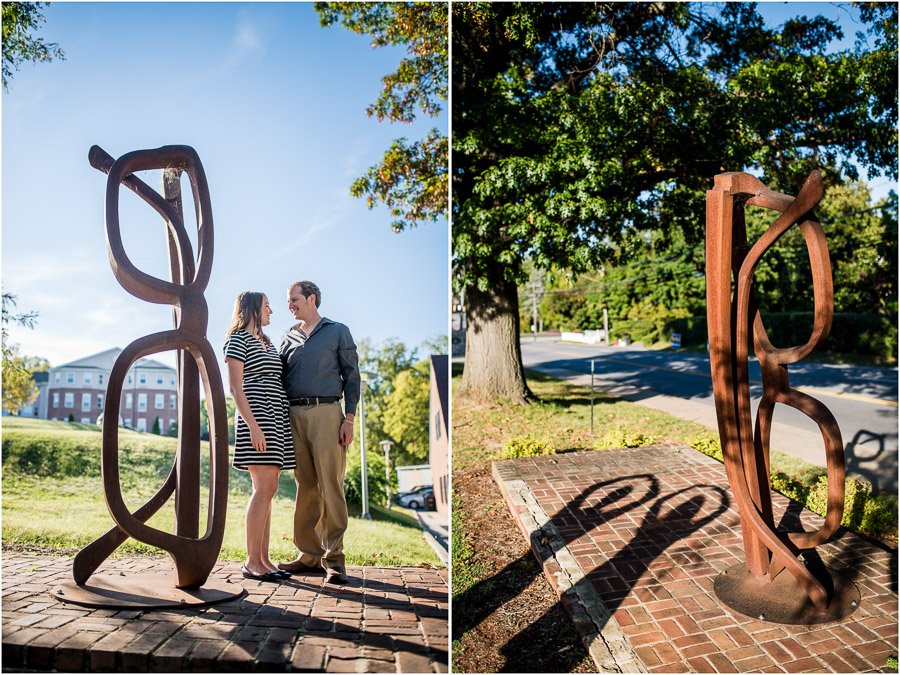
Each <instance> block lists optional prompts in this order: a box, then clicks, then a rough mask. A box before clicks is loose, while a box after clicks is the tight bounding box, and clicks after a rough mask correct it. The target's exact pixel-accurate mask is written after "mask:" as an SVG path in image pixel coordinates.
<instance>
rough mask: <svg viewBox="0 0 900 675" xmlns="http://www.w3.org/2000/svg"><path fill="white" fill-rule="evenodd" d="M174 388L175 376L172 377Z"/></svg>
mask: <svg viewBox="0 0 900 675" xmlns="http://www.w3.org/2000/svg"><path fill="white" fill-rule="evenodd" d="M172 386H173V387H174V386H175V376H174V375H173V376H172Z"/></svg>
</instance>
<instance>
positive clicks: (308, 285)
mask: <svg viewBox="0 0 900 675" xmlns="http://www.w3.org/2000/svg"><path fill="white" fill-rule="evenodd" d="M297 287H299V288H300V292H301V293H302V294H303V297H304V298H308V297H309V296H310V295H315V296H316V309H318V308H319V305H321V304H322V291H320V290H319V287H318V286H316V285H315V284H314V283H313V282H311V281H306V280H303V281H295V282H294V283H292V284H291V285H290V286H288V295H290V293H291V291H292V290H294V289H295V288H297Z"/></svg>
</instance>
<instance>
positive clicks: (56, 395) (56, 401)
mask: <svg viewBox="0 0 900 675" xmlns="http://www.w3.org/2000/svg"><path fill="white" fill-rule="evenodd" d="M53 407H54V408H58V407H59V392H58V391H54V392H53Z"/></svg>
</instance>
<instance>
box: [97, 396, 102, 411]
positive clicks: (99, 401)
mask: <svg viewBox="0 0 900 675" xmlns="http://www.w3.org/2000/svg"><path fill="white" fill-rule="evenodd" d="M97 410H103V394H97Z"/></svg>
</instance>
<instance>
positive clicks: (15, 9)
mask: <svg viewBox="0 0 900 675" xmlns="http://www.w3.org/2000/svg"><path fill="white" fill-rule="evenodd" d="M49 4H50V3H49V2H4V3H3V88H4V89H6V90H7V91H8V90H9V83H10V80H12V76H13V71H15V70H18V69H19V66H20V65H21V64H22V63H23V62H25V61H33V62H34V63H39V62H42V61H52V60H53V59H65V58H66V57H65V54H63V51H62V49H60V48H59V45H58V44H56V43H55V42H46V41H44V40H43V39H42V38H36V37H34V35H33V34H32V33H34V32H35V31H36V30H37V29H38V24H39V23H41V22H43V21H46V19H45V18H44V13H43V12H42V11H41V5H44V6H47V5H49Z"/></svg>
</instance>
